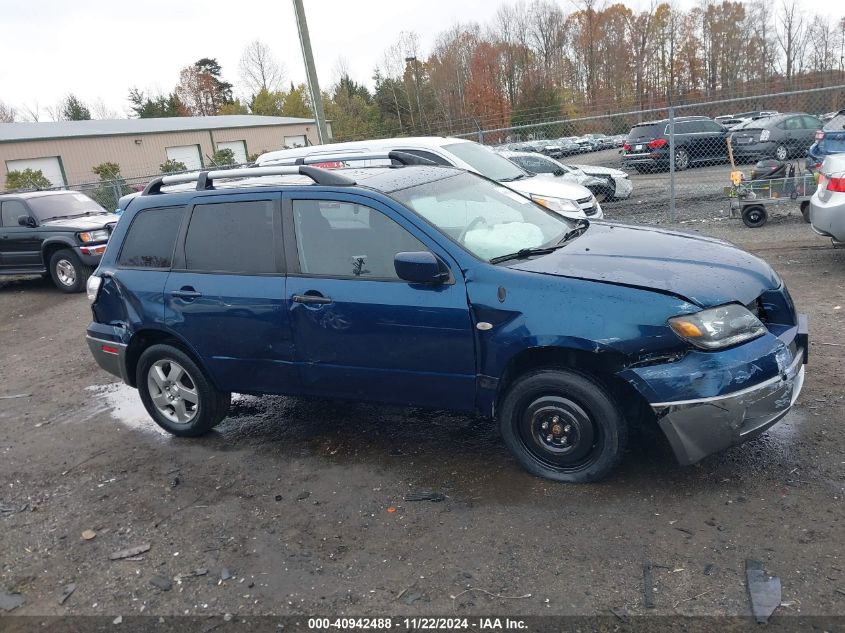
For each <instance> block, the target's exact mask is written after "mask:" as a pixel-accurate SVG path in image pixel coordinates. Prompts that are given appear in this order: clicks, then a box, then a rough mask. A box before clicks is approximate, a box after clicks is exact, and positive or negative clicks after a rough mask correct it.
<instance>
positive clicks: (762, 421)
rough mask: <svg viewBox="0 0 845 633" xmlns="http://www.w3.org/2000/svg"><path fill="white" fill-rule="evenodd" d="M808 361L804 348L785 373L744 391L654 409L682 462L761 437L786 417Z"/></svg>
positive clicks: (661, 426)
mask: <svg viewBox="0 0 845 633" xmlns="http://www.w3.org/2000/svg"><path fill="white" fill-rule="evenodd" d="M804 344H805V345H806V339H805V340H804ZM805 359H806V347H804V348H803V349H797V351H796V353H795V355H794V357H793V359H792V362H791V363H790V364H789V366H788V367H786V368H785V369H784V371H783V372H782V373H779V374H778V375H776V376H774V377H773V378H770V379H769V380H766V381H764V382H761V383H759V384H757V385H754V386H753V387H748V388H747V389H742V390H741V391H735V392H733V393H730V394H726V395H721V396H715V397H711V398H700V399H696V400H683V401H679V402H660V403H653V404H652V405H651V407H652V409H653V410H654V413H655V415H656V416H657V421H658V423H659V424H660V428H661V429H662V430H663V432H664V433H665V435H666V437H667V439H668V440H669V444H670V445H671V446H672V450H673V451H674V453H675V457H676V458H677V459H678V462H680V463H681V464H683V465H687V464H694V463H695V462H697V461H699V460H701V459H703V458H704V457H706V456H708V455H711V454H713V453H716V452H718V451H720V450H723V449H725V448H727V447H729V446H732V445H734V444H739V443H740V442H744V441H745V440H747V439H750V438H752V437H754V436H755V435H758V434H760V433H762V432H763V431H765V430H766V429H768V428H770V427H771V426H772V425H773V424H775V423H776V422H778V421H779V420H780V419H781V418H783V417H784V416H785V415H786V414H787V413H788V412H789V409H790V408H791V407H792V405H793V404H794V403H795V400H796V399H797V398H798V394H800V393H801V387H802V386H803V384H804V362H805Z"/></svg>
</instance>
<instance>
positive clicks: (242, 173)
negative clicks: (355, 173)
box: [142, 165, 355, 196]
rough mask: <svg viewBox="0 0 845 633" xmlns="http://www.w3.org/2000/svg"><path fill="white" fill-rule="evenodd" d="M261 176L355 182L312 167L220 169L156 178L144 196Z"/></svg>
mask: <svg viewBox="0 0 845 633" xmlns="http://www.w3.org/2000/svg"><path fill="white" fill-rule="evenodd" d="M261 176H308V177H309V178H310V179H311V180H313V181H314V183H315V184H318V185H329V186H335V187H349V186H351V185H354V184H355V181H354V180H352V179H351V178H348V177H347V176H344V175H343V174H338V173H335V172H332V171H329V170H327V169H320V168H319V167H311V166H308V165H297V166H269V167H244V168H241V169H218V170H215V171H201V172H194V173H190V174H172V175H169V176H160V177H158V178H154V179H153V180H151V181H150V182H149V184H148V185H147V186H146V187H145V188H144V192H143V194H142V195H145V196H149V195H154V194H157V193H161V188H162V187H167V186H169V185H179V184H183V183H188V182H195V183H197V191H205V190H208V189H214V181H215V180H218V179H224V178H257V177H261Z"/></svg>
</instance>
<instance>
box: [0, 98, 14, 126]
mask: <svg viewBox="0 0 845 633" xmlns="http://www.w3.org/2000/svg"><path fill="white" fill-rule="evenodd" d="M16 117H17V111H16V110H15V109H14V108H13V107H12V106H10V105H6V103H5V102H3V101H0V123H14V122H15V118H16Z"/></svg>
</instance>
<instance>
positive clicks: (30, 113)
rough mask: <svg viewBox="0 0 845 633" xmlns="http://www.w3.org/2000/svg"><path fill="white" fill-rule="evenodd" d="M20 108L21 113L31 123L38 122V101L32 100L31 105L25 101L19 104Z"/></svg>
mask: <svg viewBox="0 0 845 633" xmlns="http://www.w3.org/2000/svg"><path fill="white" fill-rule="evenodd" d="M21 108H23V114H24V116H25V117H26V119H27V120H28V121H31V122H32V123H38V121H39V120H40V119H41V106H39V105H38V102H37V101H35V102H33V104H32V105H29V104H27V103H23V104H21Z"/></svg>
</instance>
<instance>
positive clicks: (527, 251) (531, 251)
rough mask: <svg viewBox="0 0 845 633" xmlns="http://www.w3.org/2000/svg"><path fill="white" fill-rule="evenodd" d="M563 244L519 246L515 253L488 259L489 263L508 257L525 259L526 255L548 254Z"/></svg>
mask: <svg viewBox="0 0 845 633" xmlns="http://www.w3.org/2000/svg"><path fill="white" fill-rule="evenodd" d="M564 246H565V244H555V245H554V246H541V247H538V248H521V249H519V250H518V251H517V252H515V253H508V254H507V255H499V256H498V257H494V258H493V259H491V260H490V263H491V264H499V263H501V262H506V261H508V260H510V259H525V258H526V257H533V256H534V255H548V254H549V253H553V252H554V251H556V250H557V249H559V248H563V247H564Z"/></svg>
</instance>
